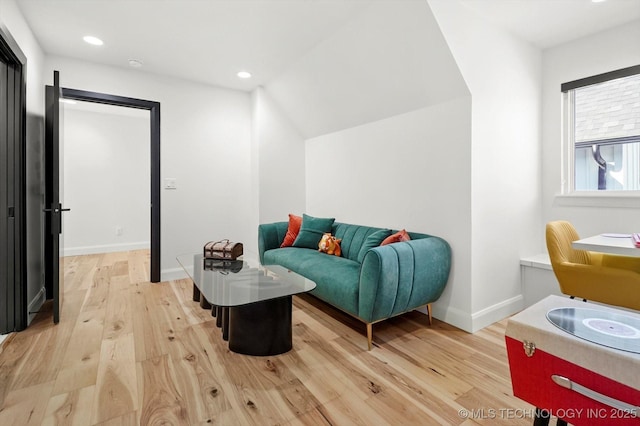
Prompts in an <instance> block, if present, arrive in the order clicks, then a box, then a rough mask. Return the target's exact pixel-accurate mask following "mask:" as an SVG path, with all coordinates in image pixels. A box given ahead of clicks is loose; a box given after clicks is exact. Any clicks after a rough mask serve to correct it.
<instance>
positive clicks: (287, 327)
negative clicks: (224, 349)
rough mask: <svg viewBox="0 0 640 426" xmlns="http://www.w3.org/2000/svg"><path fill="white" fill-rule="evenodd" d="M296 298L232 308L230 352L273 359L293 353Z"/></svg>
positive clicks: (281, 298) (230, 310)
mask: <svg viewBox="0 0 640 426" xmlns="http://www.w3.org/2000/svg"><path fill="white" fill-rule="evenodd" d="M291 311H292V297H291V296H286V297H280V298H278V299H271V300H266V301H263V302H256V303H251V304H249V305H242V306H233V307H230V308H229V349H230V350H231V351H233V352H236V353H240V354H244V355H254V356H269V355H279V354H282V353H285V352H288V351H290V350H291V348H292V346H293V343H292V331H291V318H292V315H291Z"/></svg>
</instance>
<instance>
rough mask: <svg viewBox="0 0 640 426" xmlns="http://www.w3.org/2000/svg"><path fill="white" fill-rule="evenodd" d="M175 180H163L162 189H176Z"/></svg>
mask: <svg viewBox="0 0 640 426" xmlns="http://www.w3.org/2000/svg"><path fill="white" fill-rule="evenodd" d="M176 180H177V179H176V178H164V189H178V187H177V185H176Z"/></svg>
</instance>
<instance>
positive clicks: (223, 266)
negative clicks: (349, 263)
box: [176, 253, 316, 306]
mask: <svg viewBox="0 0 640 426" xmlns="http://www.w3.org/2000/svg"><path fill="white" fill-rule="evenodd" d="M176 259H177V260H178V263H180V266H182V268H183V269H184V270H185V272H186V273H187V274H188V275H189V277H190V278H191V280H192V281H193V283H194V284H195V286H196V287H197V288H198V289H199V290H200V292H202V294H203V295H204V297H205V298H206V299H207V301H208V302H209V303H211V304H213V305H217V306H240V305H246V304H249V303H255V302H260V301H264V300H270V299H276V298H279V297H285V296H291V295H294V294H298V293H304V292H307V291H311V290H313V289H314V288H315V287H316V284H315V283H314V282H313V281H311V280H308V279H306V278H305V277H303V276H301V275H298V274H296V273H295V272H292V271H289V270H288V269H286V268H283V267H282V266H279V265H268V266H263V265H260V263H259V262H257V261H254V260H251V258H250V257H249V256H247V255H246V254H245V255H244V256H241V257H239V258H238V260H235V261H229V260H224V261H223V260H212V259H204V257H203V255H202V253H196V254H193V253H189V254H183V255H180V256H178V257H177V258H176Z"/></svg>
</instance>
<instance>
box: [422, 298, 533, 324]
mask: <svg viewBox="0 0 640 426" xmlns="http://www.w3.org/2000/svg"><path fill="white" fill-rule="evenodd" d="M523 308H524V297H523V296H522V295H521V294H519V295H517V296H515V297H512V298H511V299H507V300H503V301H502V302H500V303H496V304H495V305H492V306H489V307H487V308H485V309H482V310H480V311H478V312H475V313H473V314H469V313H468V312H463V311H461V310H459V309H456V308H452V307H447V306H441V305H439V304H438V303H437V302H436V303H434V304H433V316H434V317H435V318H437V319H439V320H440V321H444V322H446V323H447V324H451V325H453V326H454V327H458V328H460V329H462V330H464V331H466V332H468V333H475V332H476V331H478V330H481V329H483V328H484V327H487V326H489V325H491V324H493V323H495V322H498V321H501V320H503V319H505V318H507V317H510V316H511V315H513V314H515V313H517V312H520V311H521V310H522V309H523Z"/></svg>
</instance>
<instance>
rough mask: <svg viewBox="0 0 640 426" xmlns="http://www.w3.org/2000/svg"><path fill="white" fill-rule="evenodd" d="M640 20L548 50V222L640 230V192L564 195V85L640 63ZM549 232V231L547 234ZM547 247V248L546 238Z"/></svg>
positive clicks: (588, 229) (590, 231) (589, 229)
mask: <svg viewBox="0 0 640 426" xmlns="http://www.w3.org/2000/svg"><path fill="white" fill-rule="evenodd" d="M638 40H640V21H635V22H632V23H629V24H627V25H624V26H620V27H617V28H614V29H612V30H608V31H604V32H601V33H598V34H595V35H592V36H589V37H584V38H581V39H578V40H575V41H572V42H569V43H566V44H563V45H561V46H557V47H554V48H551V49H547V50H545V51H544V52H543V57H542V60H543V61H542V63H543V68H542V69H543V87H542V90H543V115H542V119H543V122H542V132H543V133H542V136H543V140H542V149H543V157H542V168H543V199H542V208H543V223H546V222H549V221H552V220H569V221H570V222H572V223H573V224H574V226H575V227H576V230H577V231H578V233H579V234H580V235H582V236H585V237H587V236H590V235H594V234H599V233H603V232H625V233H627V232H638V230H640V214H638V213H639V211H640V199H638V197H637V195H634V194H626V195H621V196H611V194H604V195H603V194H600V195H599V196H596V197H593V196H584V195H583V196H580V195H576V196H570V195H565V196H563V195H562V191H561V188H562V169H563V167H564V164H563V154H565V155H566V150H565V149H564V148H563V141H562V103H561V93H560V85H561V84H562V83H566V82H569V81H573V80H577V79H580V78H584V77H590V76H593V75H597V74H601V73H604V72H608V71H613V70H616V69H620V68H626V67H629V66H632V65H638V64H640V44H639V43H638ZM542 235H544V234H542ZM540 246H541V251H544V250H545V246H544V240H543V239H542V238H541V239H540Z"/></svg>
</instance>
